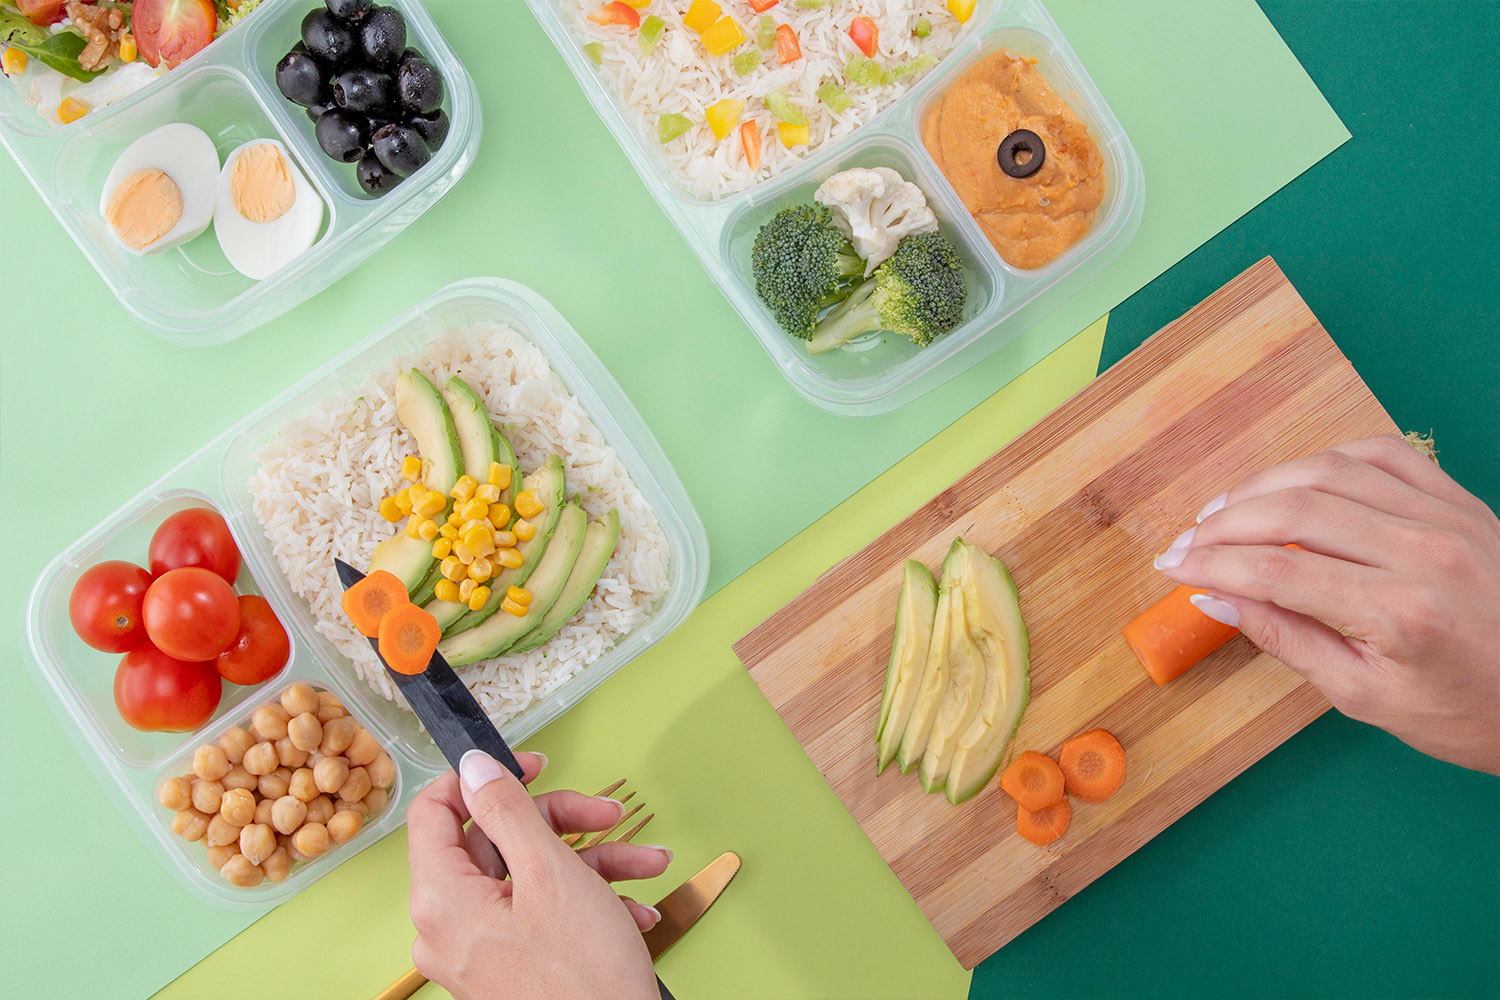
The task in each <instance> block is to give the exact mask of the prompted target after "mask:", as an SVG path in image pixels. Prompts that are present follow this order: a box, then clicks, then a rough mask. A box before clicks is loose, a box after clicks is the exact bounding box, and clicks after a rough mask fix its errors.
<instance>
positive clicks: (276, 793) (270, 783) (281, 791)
mask: <svg viewBox="0 0 1500 1000" xmlns="http://www.w3.org/2000/svg"><path fill="white" fill-rule="evenodd" d="M291 782H292V772H291V769H290V768H285V767H278V768H277V769H276V770H274V771H272V772H271V773H270V774H262V775H261V776H260V784H259V785H258V786H256V788H257V790H258V791H259V792H260V797H261V798H263V799H271V800H272V801H275V800H276V799H279V798H281V797H282V796H283V795H285V794H286V790H287V788H288V787H289V786H290V785H291Z"/></svg>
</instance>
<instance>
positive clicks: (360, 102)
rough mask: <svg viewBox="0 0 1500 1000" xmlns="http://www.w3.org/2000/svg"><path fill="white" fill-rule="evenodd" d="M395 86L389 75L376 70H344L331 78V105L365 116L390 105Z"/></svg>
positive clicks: (358, 68)
mask: <svg viewBox="0 0 1500 1000" xmlns="http://www.w3.org/2000/svg"><path fill="white" fill-rule="evenodd" d="M394 95H395V86H394V84H393V83H392V81H391V75H390V74H389V73H382V72H380V70H378V69H364V68H362V67H356V68H354V69H346V70H344V71H343V72H342V73H340V74H339V75H338V76H336V77H334V78H333V103H335V104H337V105H338V106H339V107H341V108H345V109H347V110H349V111H362V112H365V113H366V114H368V113H370V112H372V111H375V110H376V109H380V108H384V107H385V106H386V105H388V104H390V103H391V98H392V97H393V96H394Z"/></svg>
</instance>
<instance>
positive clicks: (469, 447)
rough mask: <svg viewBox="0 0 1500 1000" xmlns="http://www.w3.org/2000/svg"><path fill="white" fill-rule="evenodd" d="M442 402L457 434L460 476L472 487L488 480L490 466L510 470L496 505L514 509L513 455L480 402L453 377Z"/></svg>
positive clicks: (517, 475) (517, 472) (516, 472)
mask: <svg viewBox="0 0 1500 1000" xmlns="http://www.w3.org/2000/svg"><path fill="white" fill-rule="evenodd" d="M443 399H444V401H445V402H447V404H448V410H449V411H450V412H451V413H452V414H453V426H454V427H455V428H457V430H458V446H459V449H460V450H461V451H462V453H463V467H464V473H465V474H466V475H469V476H473V477H474V481H475V482H476V483H485V482H487V481H488V480H489V475H490V463H491V462H499V463H500V464H501V465H508V466H510V471H511V476H510V485H509V486H507V487H506V488H505V489H503V490H501V491H500V502H501V503H503V504H505V505H506V506H507V507H510V506H514V504H513V503H512V501H513V500H514V499H515V494H516V484H517V483H519V482H520V481H521V469H520V466H518V465H517V464H516V453H515V450H514V449H513V448H511V446H510V442H509V441H507V440H506V439H505V435H504V434H501V433H500V429H499V428H498V427H496V426H495V422H494V421H493V420H491V419H490V413H489V410H488V409H486V408H485V405H484V399H483V397H481V396H480V395H479V393H478V392H476V391H475V390H474V387H473V386H471V385H469V383H467V382H465V381H464V380H463V379H461V378H459V377H458V376H457V375H455V376H453V377H452V378H450V379H449V380H448V383H447V384H446V385H445V386H443Z"/></svg>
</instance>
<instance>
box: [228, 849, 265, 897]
mask: <svg viewBox="0 0 1500 1000" xmlns="http://www.w3.org/2000/svg"><path fill="white" fill-rule="evenodd" d="M219 874H220V875H222V876H224V878H225V879H226V880H227V881H229V882H230V883H231V884H233V885H237V886H239V887H240V888H242V889H251V888H254V887H255V886H257V885H260V882H261V879H262V878H264V873H262V872H261V870H260V866H259V865H255V864H252V863H251V862H250V859H249V858H247V857H245V856H244V855H243V854H236V855H235V856H234V857H232V858H230V859H229V860H228V861H226V862H225V863H224V867H223V868H220V869H219Z"/></svg>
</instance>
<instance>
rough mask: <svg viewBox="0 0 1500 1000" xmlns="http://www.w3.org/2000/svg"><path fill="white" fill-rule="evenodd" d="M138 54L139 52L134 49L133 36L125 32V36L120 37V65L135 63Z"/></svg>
mask: <svg viewBox="0 0 1500 1000" xmlns="http://www.w3.org/2000/svg"><path fill="white" fill-rule="evenodd" d="M139 54H140V50H139V49H137V48H136V44H135V36H134V35H132V34H131V33H130V32H128V31H127V32H125V34H123V35H121V36H120V62H122V63H133V62H135V57H136V56H137V55H139Z"/></svg>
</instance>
